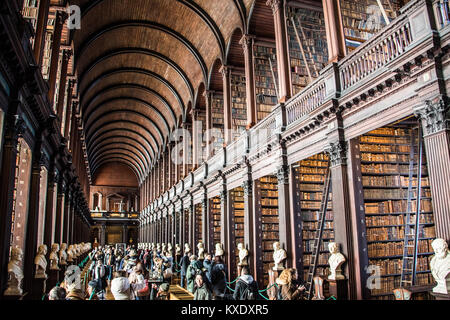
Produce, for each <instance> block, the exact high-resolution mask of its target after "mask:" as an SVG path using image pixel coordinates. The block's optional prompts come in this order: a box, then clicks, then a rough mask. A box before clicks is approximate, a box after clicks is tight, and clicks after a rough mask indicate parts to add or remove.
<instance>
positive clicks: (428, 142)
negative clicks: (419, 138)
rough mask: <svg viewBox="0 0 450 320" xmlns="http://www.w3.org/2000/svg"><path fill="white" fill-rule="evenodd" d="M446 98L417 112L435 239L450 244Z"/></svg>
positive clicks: (449, 142) (449, 138) (449, 146)
mask: <svg viewBox="0 0 450 320" xmlns="http://www.w3.org/2000/svg"><path fill="white" fill-rule="evenodd" d="M447 99H448V98H447V97H446V96H439V97H437V98H435V99H432V100H428V101H426V103H425V105H423V106H421V107H420V108H417V109H416V110H415V111H416V114H417V115H418V116H419V117H420V119H421V120H422V127H423V135H424V143H425V153H426V155H427V166H428V173H429V179H430V186H431V195H432V199H433V200H432V202H433V212H434V222H435V227H436V237H438V238H442V239H445V240H446V241H447V242H449V241H450V183H449V181H450V166H449V164H450V115H449V103H448V100H447Z"/></svg>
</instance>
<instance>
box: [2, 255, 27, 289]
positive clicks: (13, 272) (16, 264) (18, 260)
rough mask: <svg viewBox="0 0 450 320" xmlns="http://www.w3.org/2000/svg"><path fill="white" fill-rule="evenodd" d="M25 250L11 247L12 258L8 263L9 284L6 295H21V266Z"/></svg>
mask: <svg viewBox="0 0 450 320" xmlns="http://www.w3.org/2000/svg"><path fill="white" fill-rule="evenodd" d="M22 257H23V252H22V249H20V248H12V249H11V260H9V263H8V284H7V289H6V290H5V292H4V295H5V296H21V295H22V293H23V291H22V280H23V271H22V268H21V266H20V265H21V264H22Z"/></svg>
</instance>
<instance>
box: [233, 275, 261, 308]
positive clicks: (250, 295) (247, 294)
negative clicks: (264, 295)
mask: <svg viewBox="0 0 450 320" xmlns="http://www.w3.org/2000/svg"><path fill="white" fill-rule="evenodd" d="M233 299H234V300H257V299H259V293H258V284H257V282H256V281H255V279H253V277H252V276H251V275H250V271H249V270H248V268H247V267H242V270H241V276H240V277H239V278H238V280H237V282H236V287H235V291H234V293H233Z"/></svg>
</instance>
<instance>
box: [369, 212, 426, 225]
mask: <svg viewBox="0 0 450 320" xmlns="http://www.w3.org/2000/svg"><path fill="white" fill-rule="evenodd" d="M414 216H415V215H413V217H414ZM404 220H405V219H404V217H403V215H395V216H388V215H386V216H368V217H366V226H367V227H380V226H386V225H403V224H404V223H405V221H404ZM419 222H420V223H422V224H423V223H434V219H433V215H432V214H421V215H420V216H419ZM410 223H411V221H410Z"/></svg>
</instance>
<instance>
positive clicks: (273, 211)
mask: <svg viewBox="0 0 450 320" xmlns="http://www.w3.org/2000/svg"><path fill="white" fill-rule="evenodd" d="M255 191H256V195H255V196H256V210H257V212H260V214H261V230H262V232H261V238H262V240H261V248H262V249H261V250H262V252H261V257H262V264H263V279H264V286H266V285H267V284H268V283H269V275H268V271H269V269H270V268H272V267H273V244H274V242H277V241H279V239H280V238H279V217H278V180H277V177H275V176H266V177H263V178H260V179H258V180H256V181H255Z"/></svg>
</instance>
